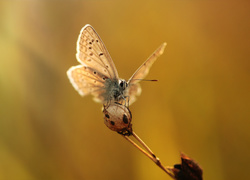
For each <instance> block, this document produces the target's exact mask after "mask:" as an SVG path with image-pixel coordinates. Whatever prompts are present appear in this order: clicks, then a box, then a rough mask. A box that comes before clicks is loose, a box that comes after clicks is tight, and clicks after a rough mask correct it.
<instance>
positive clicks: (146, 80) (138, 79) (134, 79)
mask: <svg viewBox="0 0 250 180" xmlns="http://www.w3.org/2000/svg"><path fill="white" fill-rule="evenodd" d="M133 80H138V81H158V80H157V79H133Z"/></svg>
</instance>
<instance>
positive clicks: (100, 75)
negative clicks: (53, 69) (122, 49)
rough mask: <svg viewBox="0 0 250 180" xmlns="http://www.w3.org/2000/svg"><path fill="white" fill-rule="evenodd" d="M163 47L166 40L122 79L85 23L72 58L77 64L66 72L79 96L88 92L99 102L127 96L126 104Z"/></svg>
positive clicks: (101, 44) (96, 37) (139, 90)
mask: <svg viewBox="0 0 250 180" xmlns="http://www.w3.org/2000/svg"><path fill="white" fill-rule="evenodd" d="M165 46H166V43H163V44H162V45H161V46H160V47H159V48H158V49H156V50H155V52H154V53H153V54H152V55H151V56H150V57H149V58H148V59H147V60H146V61H145V62H144V63H143V64H142V65H141V66H140V67H139V68H138V69H137V70H136V71H135V73H134V74H133V75H132V76H131V78H130V79H129V80H128V81H125V80H124V79H121V78H119V76H118V72H117V70H116V67H115V64H114V62H113V61H112V59H111V56H110V55H109V53H108V50H107V49H106V47H105V45H104V43H103V42H102V40H101V38H100V36H99V35H98V34H97V32H96V31H95V30H94V28H93V27H92V26H91V25H89V24H87V25H85V26H84V27H83V28H82V30H81V32H80V35H79V38H78V40H77V53H76V58H77V60H78V62H79V63H80V65H77V66H72V67H71V68H70V69H69V70H68V71H67V75H68V78H69V80H70V82H71V83H72V85H73V87H74V88H75V89H76V90H77V91H78V93H79V94H80V95H81V96H85V95H88V94H92V95H93V96H94V100H96V101H97V102H101V103H103V104H107V103H110V102H121V101H123V100H125V99H126V98H128V99H129V104H132V103H133V102H134V101H135V100H136V96H139V95H140V93H141V87H140V85H139V83H138V82H139V81H140V80H142V79H144V78H145V76H146V75H147V74H148V72H149V69H150V68H151V66H152V64H153V63H154V62H155V60H156V59H157V58H158V57H159V56H160V55H161V54H162V53H163V51H164V48H165Z"/></svg>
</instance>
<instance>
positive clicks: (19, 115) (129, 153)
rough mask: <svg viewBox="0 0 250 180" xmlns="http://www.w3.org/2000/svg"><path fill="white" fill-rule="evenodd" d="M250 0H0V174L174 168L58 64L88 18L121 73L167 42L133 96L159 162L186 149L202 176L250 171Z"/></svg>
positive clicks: (128, 174)
mask: <svg viewBox="0 0 250 180" xmlns="http://www.w3.org/2000/svg"><path fill="white" fill-rule="evenodd" d="M249 18H250V2H249V1H243V0H241V1H233V0H228V1H221V0H219V1H209V0H203V1H197V0H195V1H180V0H175V1H173V0H171V1H167V0H155V1H141V0H139V1H132V0H127V1H114V0H113V1H112V0H92V1H91V0H73V1H70V0H63V1H59V0H52V1H35V0H23V1H19V0H12V1H9V0H2V1H0V52H1V54H0V179H1V180H38V179H39V180H44V179H46V180H59V179H60V180H82V179H91V180H97V179H120V180H125V179H131V180H142V179H143V180H150V179H171V178H170V177H169V176H167V175H166V174H165V173H164V172H163V171H162V170H161V169H160V168H158V167H157V166H156V165H155V164H154V163H153V162H152V161H150V160H149V159H148V158H147V157H146V156H144V155H143V154H141V153H140V152H139V151H138V150H137V149H135V148H134V147H133V146H132V145H130V144H129V143H128V142H127V141H126V140H125V139H124V138H122V137H121V136H120V135H118V134H117V133H115V132H112V131H110V130H109V129H108V128H107V127H106V126H105V125H104V123H103V114H102V112H101V107H102V105H101V104H97V103H95V102H94V101H93V100H92V97H91V96H88V97H84V98H82V97H81V96H80V95H79V94H78V93H77V92H76V91H75V90H74V89H73V87H72V85H71V84H70V83H69V80H68V78H67V76H66V71H67V70H68V68H70V67H71V66H74V65H77V64H78V62H77V61H76V58H75V54H76V41H77V38H78V35H79V32H80V30H81V28H82V27H83V26H84V25H85V24H91V25H92V26H93V27H94V28H95V29H96V31H97V32H98V34H99V35H100V36H101V38H102V40H103V41H104V43H105V45H106V47H107V49H108V50H109V53H110V54H111V56H112V58H113V60H114V62H115V65H116V67H117V69H118V72H119V75H120V77H122V78H125V79H128V78H129V77H130V76H131V75H132V74H133V73H134V71H135V70H136V69H137V68H138V67H139V66H140V65H141V64H142V62H144V61H145V60H146V59H147V57H148V56H149V55H150V54H151V53H152V52H153V51H154V50H155V49H156V48H157V47H158V46H159V45H160V44H161V43H163V42H167V43H168V45H167V47H166V50H165V52H164V54H163V55H162V56H161V57H160V58H159V59H158V60H157V61H156V63H155V64H154V65H153V67H152V68H151V70H150V73H149V75H148V76H147V79H158V82H142V83H141V85H142V95H141V96H140V97H139V98H138V100H137V102H135V103H134V104H133V105H132V106H131V107H130V109H131V111H132V114H133V127H134V130H135V132H136V133H137V134H138V135H139V136H140V137H141V138H142V139H143V140H144V141H145V142H146V143H147V144H148V145H149V146H150V147H151V149H152V150H153V151H154V152H155V153H156V155H157V156H158V157H159V158H160V159H161V161H162V163H163V164H164V165H166V166H172V165H174V164H177V163H180V157H179V155H180V152H184V153H185V154H187V155H189V156H190V157H192V158H193V159H195V160H196V161H197V162H198V163H199V165H200V166H201V167H202V168H203V171H204V179H213V180H220V179H226V180H234V179H248V177H249V175H248V173H247V172H248V170H249V168H250V165H249V161H250V155H249V147H250V123H249V119H250V62H249V57H250V50H249V42H250V41H249V40H250V38H249V36H250V35H249V30H250V23H249Z"/></svg>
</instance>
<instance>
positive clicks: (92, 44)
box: [76, 24, 118, 79]
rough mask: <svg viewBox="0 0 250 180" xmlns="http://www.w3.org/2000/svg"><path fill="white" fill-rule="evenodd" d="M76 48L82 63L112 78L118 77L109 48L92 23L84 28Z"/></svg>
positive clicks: (78, 58)
mask: <svg viewBox="0 0 250 180" xmlns="http://www.w3.org/2000/svg"><path fill="white" fill-rule="evenodd" d="M76 50H77V53H76V58H77V60H78V61H79V62H80V63H81V64H83V65H85V66H87V67H90V68H92V69H95V70H96V71H98V72H99V73H102V74H103V75H105V76H106V77H108V78H110V79H118V72H117V70H116V67H115V64H114V62H113V61H112V59H111V56H110V55H109V52H108V50H107V49H106V47H105V45H104V43H103V42H102V40H101V38H100V36H99V35H98V34H97V32H96V31H95V30H94V28H93V27H92V26H91V25H89V24H87V25H85V26H84V27H83V28H82V30H81V32H80V35H79V37H78V40H77V48H76Z"/></svg>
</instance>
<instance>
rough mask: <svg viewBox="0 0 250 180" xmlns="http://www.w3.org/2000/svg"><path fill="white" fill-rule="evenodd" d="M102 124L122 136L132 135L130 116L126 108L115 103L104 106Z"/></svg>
mask: <svg viewBox="0 0 250 180" xmlns="http://www.w3.org/2000/svg"><path fill="white" fill-rule="evenodd" d="M103 113H104V123H105V124H106V126H107V127H108V128H109V129H111V130H112V131H116V132H118V133H120V134H123V135H130V134H131V133H132V124H131V121H132V114H131V112H130V110H129V109H128V107H126V106H125V105H122V104H120V103H117V102H112V103H110V104H109V105H107V106H104V109H103Z"/></svg>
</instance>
